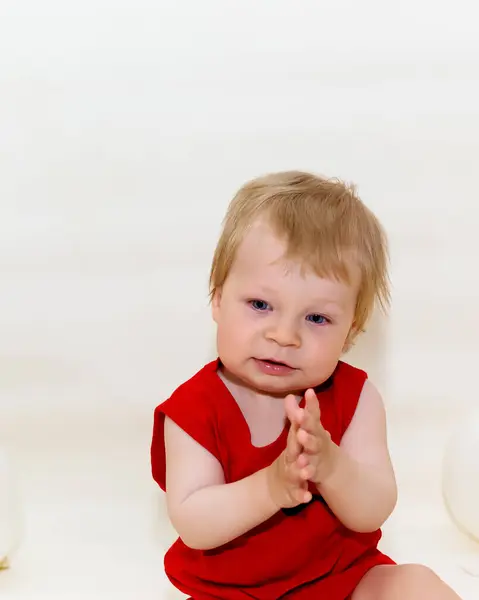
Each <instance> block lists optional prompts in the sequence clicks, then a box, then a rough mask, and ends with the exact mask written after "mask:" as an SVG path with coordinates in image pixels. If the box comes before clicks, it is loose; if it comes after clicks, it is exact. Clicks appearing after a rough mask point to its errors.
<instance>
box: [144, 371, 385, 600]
mask: <svg viewBox="0 0 479 600" xmlns="http://www.w3.org/2000/svg"><path fill="white" fill-rule="evenodd" d="M218 366H219V361H213V362H211V363H209V364H207V365H206V366H205V367H203V368H202V369H201V370H200V371H199V372H198V373H196V375H194V376H193V377H192V378H191V379H189V380H188V381H186V382H185V383H183V384H182V385H181V386H180V387H179V388H178V389H177V390H176V391H175V392H174V393H173V394H172V395H171V397H170V398H169V399H168V400H166V401H165V402H163V403H162V404H160V405H159V406H158V407H157V408H156V410H155V416H154V427H153V439H152V444H151V462H152V473H153V478H154V479H155V481H156V482H157V483H158V484H159V486H160V487H161V489H162V490H165V447H164V437H163V431H164V417H165V415H167V416H168V417H169V418H170V419H172V420H173V421H175V422H176V423H177V424H178V425H179V426H180V427H181V428H182V429H183V430H184V431H186V432H187V433H188V434H189V435H190V436H191V437H192V438H194V439H195V440H196V441H197V442H198V443H200V444H201V445H202V446H203V447H204V448H206V449H207V450H208V451H209V452H210V453H211V454H213V456H215V457H216V458H217V459H218V461H219V462H220V463H221V465H222V466H223V470H224V474H225V480H226V483H230V482H233V481H237V480H239V479H242V478H244V477H247V476H248V475H251V474H252V473H255V472H256V471H258V470H259V469H262V468H264V467H266V466H268V465H270V464H271V463H272V462H273V461H274V460H275V459H276V458H277V457H278V456H279V454H280V453H281V452H282V451H283V450H284V448H285V447H286V439H287V434H288V431H287V427H285V429H284V431H283V432H282V434H281V435H280V437H279V438H278V439H277V440H276V441H275V442H273V443H272V444H270V445H268V446H265V447H262V448H257V447H255V446H253V445H252V443H251V437H250V431H249V427H248V424H247V423H246V421H245V419H244V417H243V414H242V412H241V409H240V408H239V406H238V405H237V403H236V401H235V400H234V398H233V397H232V395H231V394H230V392H229V391H228V389H227V388H226V386H225V385H224V383H223V382H222V380H221V379H220V377H219V376H218V373H217V369H218ZM366 378H367V375H366V373H365V372H364V371H361V370H359V369H356V368H355V367H352V366H350V365H348V364H347V363H344V362H339V363H338V365H337V367H336V369H335V372H334V374H333V375H332V376H331V378H330V379H329V380H328V382H326V383H325V384H323V385H322V386H321V387H320V388H318V389H317V392H318V400H319V403H320V408H321V421H322V424H323V426H324V428H325V429H327V430H328V431H329V432H330V434H331V436H332V439H333V441H334V442H335V443H336V444H339V442H340V441H341V438H342V436H343V434H344V432H345V431H346V429H347V427H348V425H349V423H350V421H351V419H352V417H353V415H354V411H355V410H356V406H357V403H358V399H359V395H360V393H361V390H362V388H363V385H364V382H365V380H366ZM303 402H304V400H303ZM311 491H313V489H312V488H311ZM314 491H315V490H314ZM251 501H252V502H254V499H253V498H252V499H251ZM371 502H374V498H371ZM380 538H381V532H380V530H378V531H376V532H373V533H356V532H353V531H351V530H349V529H347V528H346V527H345V526H344V525H342V523H341V522H340V521H339V520H338V519H337V518H336V516H335V515H334V514H333V513H332V512H331V510H330V509H329V508H328V506H327V504H326V503H325V501H324V500H323V499H322V497H321V496H320V495H319V494H317V493H316V495H315V496H314V497H313V500H312V501H311V502H310V503H309V504H307V505H301V506H300V507H298V508H296V509H291V510H283V511H279V512H278V513H276V515H274V516H273V517H271V518H270V519H269V520H267V521H266V522H265V523H263V524H262V525H260V526H258V527H256V528H255V529H253V530H251V531H250V532H248V533H246V534H245V535H243V536H241V537H239V538H237V539H236V540H233V541H232V542H230V543H228V544H226V545H224V546H222V547H220V548H215V549H213V550H207V551H203V550H193V549H191V548H188V547H187V546H186V545H185V544H183V542H182V541H181V539H178V540H176V542H175V543H174V544H173V545H172V547H171V548H170V549H169V550H168V552H167V553H166V555H165V561H164V562H165V572H166V574H167V576H168V578H169V579H170V581H171V582H172V584H173V585H174V586H175V587H176V588H178V589H179V590H180V591H182V592H183V593H185V594H188V595H190V596H192V598H194V600H244V599H246V598H249V599H252V598H253V599H256V600H278V599H279V598H284V599H285V600H322V599H324V600H346V599H347V598H348V597H349V596H350V595H351V593H352V592H353V591H354V589H355V587H356V586H357V584H358V583H359V581H360V580H361V578H362V577H363V576H364V575H365V573H366V572H367V571H368V570H369V569H371V567H373V566H375V565H379V564H394V561H392V560H391V559H390V558H389V557H387V556H385V555H384V554H382V553H381V552H380V551H379V550H378V549H377V544H378V542H379V540H380Z"/></svg>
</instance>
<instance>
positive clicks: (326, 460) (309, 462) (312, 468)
mask: <svg viewBox="0 0 479 600" xmlns="http://www.w3.org/2000/svg"><path fill="white" fill-rule="evenodd" d="M285 409H286V416H287V418H288V419H289V421H290V424H291V425H290V429H289V433H288V440H287V444H286V448H285V450H284V451H283V452H282V454H281V455H280V456H279V457H278V459H277V460H276V461H275V462H274V463H273V464H272V465H271V469H272V471H271V478H270V489H271V494H272V497H273V498H274V500H275V502H276V503H277V504H278V505H279V506H280V507H281V508H290V507H294V506H297V505H298V504H302V503H306V502H309V501H310V500H311V492H310V491H309V489H308V488H309V482H312V483H314V484H315V485H319V484H320V483H321V482H322V481H324V479H325V478H327V477H328V476H329V475H330V474H331V472H332V471H333V470H334V463H335V459H336V455H337V452H336V451H337V446H336V445H335V444H334V442H333V441H332V440H331V435H330V434H329V432H328V431H326V429H324V427H323V425H322V424H321V411H320V408H319V402H318V399H317V397H316V394H315V392H314V390H312V389H308V390H307V391H306V394H305V406H304V408H301V407H299V406H298V404H297V402H296V399H295V397H294V396H293V395H289V396H287V397H286V398H285Z"/></svg>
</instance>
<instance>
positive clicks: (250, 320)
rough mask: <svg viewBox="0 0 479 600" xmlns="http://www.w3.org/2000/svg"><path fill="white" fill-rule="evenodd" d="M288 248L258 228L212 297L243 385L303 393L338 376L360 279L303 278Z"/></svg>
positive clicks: (222, 346)
mask: <svg viewBox="0 0 479 600" xmlns="http://www.w3.org/2000/svg"><path fill="white" fill-rule="evenodd" d="M285 250H286V247H285V245H284V243H283V242H282V241H281V240H279V239H278V238H277V237H276V236H275V235H274V233H273V232H272V231H271V229H270V228H269V227H268V226H267V225H266V224H263V223H257V224H256V225H255V226H254V227H253V228H252V229H251V231H250V232H249V233H248V234H247V235H246V237H245V239H244V240H243V242H242V244H241V246H240V247H239V249H238V252H237V256H236V259H235V261H234V264H233V266H232V269H231V271H230V274H229V276H228V278H227V280H226V282H225V284H224V286H223V288H222V289H221V290H219V291H218V292H217V293H216V295H215V297H214V298H213V318H214V320H215V321H216V323H217V328H218V329H217V343H218V355H219V357H220V359H221V361H222V363H223V365H224V367H225V369H226V370H227V372H229V373H230V374H231V375H233V376H234V377H235V378H239V379H240V380H241V382H242V383H243V384H244V385H247V386H248V387H250V388H253V389H255V390H258V391H261V392H266V393H270V394H279V395H286V394H287V393H289V392H293V393H294V392H296V393H297V392H301V391H303V390H305V389H307V388H308V387H314V386H317V385H319V384H321V383H323V382H324V381H325V380H326V379H328V377H329V376H330V375H331V374H332V373H333V371H334V369H335V367H336V365H337V363H338V360H339V359H340V357H341V354H342V351H343V349H344V346H345V343H346V340H347V338H348V335H349V333H350V332H351V329H352V327H353V321H354V312H355V307H356V299H357V291H358V287H359V273H353V275H354V276H355V279H356V280H355V281H354V282H353V283H352V284H351V285H348V284H346V283H342V282H340V281H335V280H330V279H322V278H320V277H318V276H317V275H315V274H314V273H312V272H310V271H308V272H306V273H305V272H304V271H303V272H302V271H301V265H299V264H297V263H295V262H291V261H286V260H285V259H284V258H283V256H284V254H285Z"/></svg>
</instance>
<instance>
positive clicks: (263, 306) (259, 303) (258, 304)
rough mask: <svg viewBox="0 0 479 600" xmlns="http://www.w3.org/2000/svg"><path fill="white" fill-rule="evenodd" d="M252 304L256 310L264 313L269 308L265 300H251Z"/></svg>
mask: <svg viewBox="0 0 479 600" xmlns="http://www.w3.org/2000/svg"><path fill="white" fill-rule="evenodd" d="M250 304H251V306H252V307H253V308H254V309H255V310H260V311H264V310H268V308H269V304H268V303H267V302H265V301H264V300H250Z"/></svg>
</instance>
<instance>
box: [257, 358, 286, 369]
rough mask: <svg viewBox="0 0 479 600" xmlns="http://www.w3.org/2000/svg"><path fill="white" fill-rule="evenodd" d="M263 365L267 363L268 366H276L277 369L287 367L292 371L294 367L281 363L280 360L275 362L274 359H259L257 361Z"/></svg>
mask: <svg viewBox="0 0 479 600" xmlns="http://www.w3.org/2000/svg"><path fill="white" fill-rule="evenodd" d="M258 360H260V361H262V362H264V363H268V364H270V365H273V366H274V365H276V366H278V367H287V368H288V369H293V368H294V367H292V366H291V365H288V363H285V362H282V361H281V360H275V359H274V358H260V359H258Z"/></svg>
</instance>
